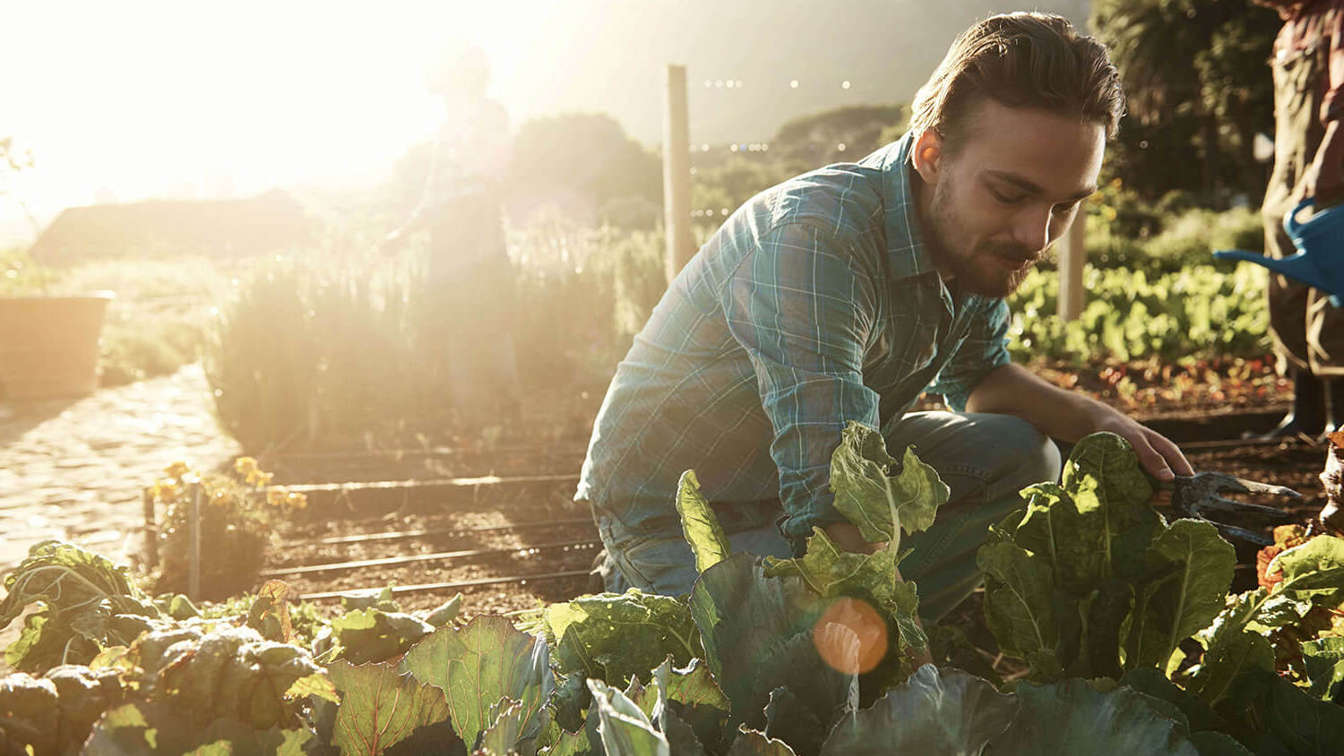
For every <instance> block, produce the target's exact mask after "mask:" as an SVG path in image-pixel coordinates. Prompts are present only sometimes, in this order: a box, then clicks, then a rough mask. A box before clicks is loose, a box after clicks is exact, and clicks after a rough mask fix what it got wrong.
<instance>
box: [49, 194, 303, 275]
mask: <svg viewBox="0 0 1344 756" xmlns="http://www.w3.org/2000/svg"><path fill="white" fill-rule="evenodd" d="M314 231H315V228H314V226H313V224H312V222H311V220H310V219H309V218H307V217H306V214H305V212H304V209H303V207H302V206H301V205H300V204H299V203H298V202H297V201H295V199H294V198H293V197H291V196H290V195H289V194H287V193H285V192H283V191H281V190H272V191H269V192H266V193H265V194H261V195H258V196H256V197H250V198H247V199H233V200H147V201H144V202H130V203H125V204H105V205H88V206H85V207H71V208H66V209H65V210H63V211H61V213H60V214H59V215H57V216H56V219H55V220H53V221H52V222H51V223H50V224H49V225H48V226H47V228H46V229H45V230H44V231H43V232H42V235H41V236H39V237H38V238H37V241H36V242H34V243H33V246H32V247H31V248H30V249H29V250H28V254H29V255H31V256H32V258H33V259H34V260H36V261H37V262H40V263H42V264H44V265H67V264H70V263H76V262H84V261H87V260H94V259H109V258H124V257H136V258H145V257H154V256H156V255H165V254H166V255H182V254H190V255H202V256H206V257H240V256H243V255H257V254H267V253H271V252H275V251H282V250H285V249H287V248H292V247H295V246H301V245H303V244H305V243H307V242H309V241H311V234H312V233H313V232H314Z"/></svg>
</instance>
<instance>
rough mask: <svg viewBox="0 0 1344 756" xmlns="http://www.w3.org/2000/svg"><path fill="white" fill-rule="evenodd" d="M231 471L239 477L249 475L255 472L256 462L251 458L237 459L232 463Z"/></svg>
mask: <svg viewBox="0 0 1344 756" xmlns="http://www.w3.org/2000/svg"><path fill="white" fill-rule="evenodd" d="M233 470H234V472H236V473H238V474H239V475H251V474H252V473H254V472H256V471H257V460H255V459H253V458H252V457H239V458H238V459H235V460H234V461H233Z"/></svg>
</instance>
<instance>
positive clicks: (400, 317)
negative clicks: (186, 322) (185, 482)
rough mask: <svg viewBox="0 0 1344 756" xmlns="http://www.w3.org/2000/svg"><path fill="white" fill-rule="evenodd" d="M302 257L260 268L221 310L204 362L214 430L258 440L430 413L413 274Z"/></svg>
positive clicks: (352, 430)
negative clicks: (217, 426)
mask: <svg viewBox="0 0 1344 756" xmlns="http://www.w3.org/2000/svg"><path fill="white" fill-rule="evenodd" d="M310 262H311V261H304V260H299V259H284V260H279V261H276V262H273V263H269V264H266V265H263V266H261V267H260V269H259V270H257V271H256V272H254V273H253V274H252V275H251V276H250V278H248V280H246V281H245V282H243V283H242V284H240V286H239V287H238V289H237V291H236V293H235V296H234V298H233V300H232V301H231V302H230V303H229V304H227V305H226V306H225V307H224V308H223V309H222V311H221V314H220V316H219V318H218V320H217V322H216V323H215V326H214V328H213V330H212V333H211V335H210V342H209V344H208V345H207V348H206V351H205V366H206V374H207V376H208V377H209V379H210V385H211V389H212V390H213V392H214V398H215V408H216V411H217V413H218V415H219V418H220V421H221V423H222V425H223V426H224V428H225V429H226V430H228V432H229V433H230V434H232V435H233V436H234V437H235V438H237V439H238V440H239V441H240V442H241V443H242V444H243V446H244V447H245V448H247V449H256V450H262V449H267V448H278V447H284V446H286V445H291V446H292V445H296V444H297V445H313V444H315V443H316V442H317V440H318V439H319V438H320V437H322V436H325V435H335V436H344V437H358V436H360V435H361V434H363V433H365V432H373V431H378V430H382V429H385V428H386V427H387V426H388V425H390V424H393V423H395V422H396V419H397V418H404V417H415V416H424V417H427V418H433V417H438V416H440V414H439V413H436V412H435V411H433V409H432V407H431V406H430V403H429V401H428V396H429V395H430V394H432V393H433V384H432V380H433V374H432V372H431V371H430V365H431V364H432V363H431V361H428V360H424V359H421V358H420V350H422V349H423V348H424V345H423V344H422V343H421V341H422V339H427V337H428V334H423V333H421V332H419V331H418V330H417V327H416V324H417V323H423V322H424V321H423V319H421V320H417V319H416V318H417V317H419V316H420V315H421V313H419V312H418V311H416V310H415V309H414V308H415V307H421V306H423V296H422V295H421V294H420V292H419V290H418V289H417V286H419V284H418V283H417V282H416V281H415V279H413V278H412V277H411V276H410V275H409V274H407V273H405V272H404V271H392V272H390V273H389V274H388V275H387V276H385V277H384V276H370V275H369V271H368V270H357V269H355V268H354V267H353V266H351V267H342V266H340V265H333V264H330V263H328V264H325V265H313V264H310ZM412 292H416V295H415V296H416V297H417V298H416V299H415V301H412V299H411V298H412V296H413V295H412ZM390 386H397V387H398V390H396V391H391V390H389V388H388V387H390ZM417 413H422V414H417Z"/></svg>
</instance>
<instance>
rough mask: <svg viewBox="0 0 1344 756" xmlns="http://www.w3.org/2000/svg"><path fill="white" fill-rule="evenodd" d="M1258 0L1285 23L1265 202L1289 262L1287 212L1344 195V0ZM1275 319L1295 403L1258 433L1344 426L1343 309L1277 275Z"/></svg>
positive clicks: (1275, 252)
mask: <svg viewBox="0 0 1344 756" xmlns="http://www.w3.org/2000/svg"><path fill="white" fill-rule="evenodd" d="M1256 1H1257V2H1258V3H1259V4H1261V5H1266V6H1269V7H1271V8H1274V9H1276V10H1277V11H1278V12H1279V16H1280V17H1281V18H1282V19H1283V22H1284V23H1283V28H1282V29H1281V30H1280V31H1279V36H1278V38H1277V39H1276V40H1275V42H1274V53H1273V57H1272V58H1271V60H1270V66H1271V67H1272V68H1273V71H1274V112H1275V124H1274V171H1273V173H1272V174H1271V176H1270V180H1269V187H1268V188H1267V189H1266V191H1265V202H1264V206H1263V208H1262V212H1263V214H1264V218H1265V254H1267V255H1269V256H1270V257H1275V258H1282V257H1287V256H1289V255H1292V254H1295V253H1296V251H1297V250H1296V249H1295V248H1294V247H1293V243H1292V241H1291V240H1290V239H1289V238H1288V235H1287V233H1285V232H1284V230H1283V218H1284V216H1285V215H1287V214H1288V213H1289V212H1291V211H1292V209H1293V208H1294V207H1296V206H1297V204H1298V203H1299V202H1300V201H1301V200H1302V199H1303V198H1306V197H1315V198H1316V207H1317V208H1318V209H1319V208H1323V207H1326V206H1329V205H1334V204H1337V203H1338V202H1339V201H1340V200H1341V199H1344V134H1341V133H1340V129H1341V127H1340V118H1341V117H1344V0H1305V1H1304V0H1296V1H1294V0H1256ZM1336 252H1337V253H1338V254H1344V249H1339V250H1336ZM1269 317H1270V324H1269V327H1270V332H1271V333H1272V334H1273V336H1274V352H1275V355H1276V356H1277V357H1278V367H1279V373H1280V374H1281V375H1286V376H1291V377H1292V380H1293V406H1292V409H1291V410H1290V411H1289V412H1288V414H1287V415H1286V416H1285V417H1284V418H1283V420H1282V422H1280V423H1279V425H1278V427H1276V428H1275V429H1274V430H1271V431H1269V432H1268V433H1266V434H1264V435H1262V436H1260V437H1261V438H1265V439H1270V438H1282V437H1289V436H1295V435H1299V434H1305V435H1307V436H1311V437H1313V438H1321V437H1324V435H1325V434H1327V433H1329V432H1330V431H1331V430H1334V429H1338V428H1339V427H1340V425H1341V423H1344V308H1336V307H1331V306H1330V303H1329V300H1328V297H1327V295H1325V294H1322V293H1321V292H1320V291H1318V290H1317V289H1315V288H1312V287H1310V286H1307V285H1306V284H1303V283H1299V282H1297V281H1295V280H1293V279H1290V278H1287V277H1285V276H1281V275H1278V274H1275V273H1271V274H1270V276H1269Z"/></svg>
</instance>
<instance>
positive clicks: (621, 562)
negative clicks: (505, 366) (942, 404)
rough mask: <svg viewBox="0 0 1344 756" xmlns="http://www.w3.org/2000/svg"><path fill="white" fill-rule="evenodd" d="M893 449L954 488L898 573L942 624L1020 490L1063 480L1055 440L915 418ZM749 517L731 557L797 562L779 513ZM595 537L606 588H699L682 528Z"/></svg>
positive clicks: (602, 525) (674, 592) (1030, 430)
mask: <svg viewBox="0 0 1344 756" xmlns="http://www.w3.org/2000/svg"><path fill="white" fill-rule="evenodd" d="M882 434H883V437H884V438H885V439H886V443H887V450H888V451H889V453H891V455H892V456H894V457H896V458H898V459H899V458H900V453H901V451H902V450H903V449H905V447H906V446H909V445H910V444H914V445H915V451H916V453H917V454H918V455H919V458H920V459H921V460H923V461H924V462H925V463H927V464H929V465H932V466H933V468H934V469H935V470H937V471H938V475H939V477H941V478H942V479H943V482H944V483H946V484H947V485H948V487H949V488H950V489H951V495H950V496H949V498H948V503H947V504H946V505H944V506H943V507H942V508H940V509H939V511H938V517H937V519H936V520H935V522H934V524H933V527H931V528H929V529H928V530H926V531H924V532H922V533H916V534H915V535H913V536H909V537H906V538H904V539H903V540H902V542H901V547H902V548H907V547H908V548H911V549H913V552H912V553H911V554H910V556H908V557H906V560H905V561H904V562H902V563H901V574H902V576H903V577H904V578H905V579H907V580H913V581H915V582H916V583H918V585H919V609H920V616H921V617H922V618H923V619H924V620H925V621H927V622H934V621H937V620H938V618H940V617H942V616H943V615H944V614H946V613H947V612H949V611H951V610H952V608H953V607H955V606H956V605H957V604H959V603H961V601H962V600H963V599H965V598H966V597H967V596H969V595H970V594H971V592H972V591H974V590H975V588H976V587H977V586H978V585H979V584H980V581H981V578H982V576H981V575H980V572H979V570H978V569H977V568H976V565H975V552H976V550H977V549H979V547H980V545H981V543H983V541H984V538H985V533H986V529H987V528H988V527H989V526H990V525H992V524H994V523H996V522H998V521H999V520H1001V519H1002V518H1003V517H1004V516H1006V515H1007V514H1008V513H1009V512H1011V511H1012V510H1013V509H1016V508H1017V507H1020V506H1021V504H1022V502H1021V498H1020V497H1019V496H1018V495H1017V492H1018V491H1019V490H1021V489H1022V488H1025V487H1026V486H1029V485H1031V484H1032V483H1039V482H1041V481H1046V480H1049V481H1055V480H1058V478H1059V472H1060V455H1059V450H1058V448H1056V446H1055V444H1054V442H1052V441H1051V440H1050V439H1049V438H1046V437H1045V436H1044V435H1043V434H1042V433H1041V432H1040V431H1038V430H1036V428H1035V427H1033V426H1032V425H1031V424H1030V423H1027V422H1026V421H1025V420H1021V419H1019V418H1016V417H1012V416H1009V415H991V414H968V413H957V412H914V413H910V414H908V415H905V416H904V417H902V418H900V419H899V420H897V421H896V422H894V423H891V424H889V425H888V427H886V428H883V431H882ZM775 507H776V508H775V510H774V512H773V513H769V512H762V513H759V514H757V513H750V514H748V515H746V516H743V517H739V518H737V521H735V522H734V521H728V522H725V523H724V530H725V532H726V533H727V534H728V541H729V543H730V545H731V546H732V550H733V551H734V552H738V551H746V552H750V553H753V554H758V555H761V556H777V557H790V556H792V555H793V554H792V549H791V548H790V547H789V543H788V541H787V540H785V538H784V536H783V535H782V534H781V533H780V532H779V530H778V529H777V528H776V526H775V517H777V516H778V515H780V514H782V510H781V509H779V508H778V504H776V505H775ZM597 525H598V533H599V535H600V536H601V538H602V543H603V545H604V546H605V547H606V552H607V559H606V560H605V563H604V564H603V565H602V568H601V569H602V572H603V581H604V583H605V585H606V588H607V590H609V591H615V592H623V591H624V590H625V589H626V588H629V587H635V588H639V589H640V590H643V591H648V592H652V593H661V594H665V595H669V596H681V595H685V594H688V593H690V591H691V586H692V584H694V583H695V578H696V575H697V573H696V571H695V559H694V557H693V556H692V555H691V549H690V546H689V545H687V543H686V541H685V539H684V538H683V537H682V534H681V530H680V528H679V527H676V528H672V527H669V528H667V529H665V530H659V531H656V532H651V533H650V532H633V531H630V530H629V529H627V528H625V527H624V526H623V525H622V524H621V523H620V522H619V521H618V520H616V519H614V518H612V517H609V516H606V515H599V516H598V518H597Z"/></svg>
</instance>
